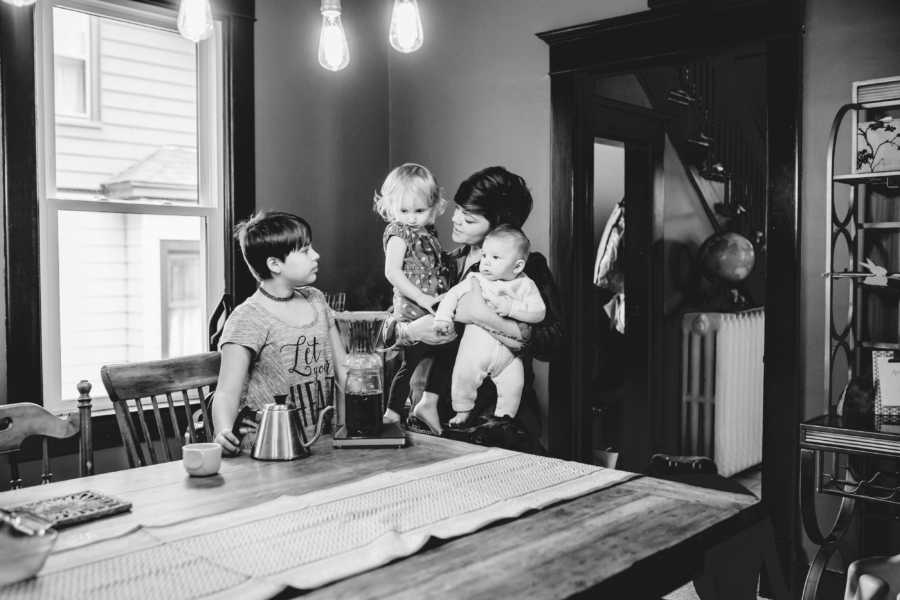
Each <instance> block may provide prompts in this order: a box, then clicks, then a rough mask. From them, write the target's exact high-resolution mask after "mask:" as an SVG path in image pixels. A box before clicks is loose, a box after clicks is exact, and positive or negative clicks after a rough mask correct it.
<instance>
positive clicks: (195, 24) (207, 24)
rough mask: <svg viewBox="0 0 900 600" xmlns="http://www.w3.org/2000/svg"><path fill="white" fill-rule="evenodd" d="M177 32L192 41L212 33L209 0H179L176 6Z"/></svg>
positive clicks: (195, 41) (201, 39) (202, 38)
mask: <svg viewBox="0 0 900 600" xmlns="http://www.w3.org/2000/svg"><path fill="white" fill-rule="evenodd" d="M178 32H179V33H181V35H183V36H184V37H186V38H187V39H189V40H191V41H192V42H194V43H197V42H200V41H203V40H205V39H206V38H208V37H209V36H211V35H212V32H213V17H212V7H211V6H210V5H209V0H181V6H179V7H178Z"/></svg>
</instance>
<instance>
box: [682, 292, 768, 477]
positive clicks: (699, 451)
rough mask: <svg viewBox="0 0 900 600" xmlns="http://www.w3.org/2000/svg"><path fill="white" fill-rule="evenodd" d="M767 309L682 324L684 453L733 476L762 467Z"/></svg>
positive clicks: (701, 316) (692, 318) (690, 318)
mask: <svg viewBox="0 0 900 600" xmlns="http://www.w3.org/2000/svg"><path fill="white" fill-rule="evenodd" d="M765 321H766V315H765V310H764V309H762V308H757V309H753V310H747V311H743V312H739V313H687V314H685V315H684V317H683V318H682V321H681V334H682V336H681V338H682V342H681V356H682V359H681V365H682V366H681V378H682V380H681V399H682V404H681V446H682V448H681V452H682V453H683V454H690V455H702V456H709V457H711V458H712V459H713V460H715V462H716V465H717V466H718V468H719V474H721V475H724V476H726V477H727V476H730V475H733V474H735V473H738V472H740V471H743V470H744V469H748V468H750V467H752V466H754V465H758V464H759V463H761V462H762V424H763V410H762V405H763V338H764V332H765Z"/></svg>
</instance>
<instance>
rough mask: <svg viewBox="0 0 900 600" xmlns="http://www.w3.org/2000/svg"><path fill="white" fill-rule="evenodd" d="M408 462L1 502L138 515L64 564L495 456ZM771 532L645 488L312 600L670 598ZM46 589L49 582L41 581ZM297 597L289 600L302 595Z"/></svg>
mask: <svg viewBox="0 0 900 600" xmlns="http://www.w3.org/2000/svg"><path fill="white" fill-rule="evenodd" d="M409 442H410V443H409V445H408V446H407V447H405V448H401V449H372V448H368V449H367V448H342V449H335V448H332V447H331V445H330V443H329V440H327V439H325V440H322V441H320V442H319V443H318V444H316V445H315V446H314V447H313V454H312V456H310V457H308V458H305V459H303V460H297V461H292V462H262V461H256V460H253V459H251V458H250V457H248V456H246V455H244V456H239V457H236V458H226V459H223V461H222V466H221V469H220V471H219V474H218V475H214V476H212V477H204V478H199V477H189V476H188V475H187V474H186V473H185V471H184V469H183V467H182V465H181V463H180V462H179V461H175V462H170V463H163V464H158V465H152V466H147V467H141V468H135V469H128V470H123V471H116V472H112V473H104V474H101V475H94V476H91V477H85V478H80V479H71V480H67V481H61V482H57V483H53V484H50V485H42V486H35V487H30V488H24V489H20V490H13V491H8V492H3V493H0V507H8V506H13V505H20V504H24V503H28V502H32V501H37V500H42V499H47V498H52V497H55V496H60V495H64V494H69V493H75V492H79V491H82V490H87V489H90V490H95V491H98V492H101V493H103V494H108V495H111V496H115V497H117V498H121V499H123V500H127V501H129V502H131V503H132V508H131V510H130V511H129V512H126V513H122V514H118V515H114V516H108V517H105V518H102V519H98V520H95V521H91V522H87V523H82V524H79V525H74V526H71V527H68V528H64V529H61V530H60V532H59V537H58V539H57V543H56V546H55V548H54V552H55V553H56V552H63V551H64V550H66V549H67V548H68V549H71V548H72V547H75V546H78V547H79V548H78V550H77V552H78V555H79V557H80V558H81V559H83V560H85V561H88V560H90V557H91V552H92V548H94V545H92V544H91V542H93V541H95V540H102V539H107V538H109V537H111V536H115V535H121V534H122V533H124V532H125V531H128V530H130V529H133V528H134V527H136V526H138V525H144V526H152V525H166V524H170V523H176V522H183V521H185V520H188V519H192V518H200V517H208V516H211V515H217V514H221V513H225V512H227V511H231V510H235V509H241V508H247V507H250V506H254V505H257V504H261V503H264V502H268V501H271V500H274V499H275V498H278V497H280V496H282V495H286V494H287V495H300V494H306V493H309V492H315V491H318V490H322V489H324V488H329V487H331V486H335V485H339V484H343V483H348V482H352V481H357V480H360V479H361V478H365V477H369V476H372V475H377V474H380V473H384V472H385V471H397V470H401V469H406V468H413V467H421V466H424V465H429V464H433V463H436V462H437V461H442V460H445V459H449V458H454V457H459V456H463V455H467V454H472V453H476V452H483V451H485V448H484V447H481V446H475V445H471V444H466V443H462V442H456V441H452V440H447V439H443V438H438V437H433V436H428V435H418V434H409ZM759 518H760V506H759V502H758V499H756V498H755V497H753V496H749V495H743V494H734V493H730V492H724V491H716V490H709V489H704V488H697V487H691V486H688V485H685V484H681V483H676V482H672V481H665V480H660V479H655V478H652V477H644V476H640V477H636V478H634V479H630V480H628V481H625V482H623V483H619V484H616V485H614V486H612V487H609V488H606V489H603V490H600V491H597V492H594V493H590V494H587V495H584V496H581V497H578V498H575V499H572V500H568V501H563V502H559V503H557V504H554V505H551V506H549V507H547V508H545V509H543V510H538V511H533V512H530V513H527V514H525V515H523V516H522V517H520V518H517V519H507V520H503V521H500V522H499V523H495V524H493V525H491V526H488V527H486V528H484V529H481V530H479V531H476V532H474V533H471V534H469V535H464V536H462V537H458V538H455V539H450V540H433V541H432V542H431V543H429V544H427V545H426V547H425V548H423V549H422V550H421V551H419V552H417V553H416V554H414V555H412V556H409V557H407V558H405V559H401V560H396V561H394V562H391V563H389V564H387V565H385V566H382V567H379V568H377V569H373V570H370V571H368V572H364V573H361V574H358V575H355V576H352V577H349V578H347V579H343V580H341V581H338V582H336V583H332V584H330V585H326V586H324V587H320V588H318V589H315V590H312V591H307V592H303V594H304V595H305V596H307V597H310V598H421V597H429V598H434V597H448V598H569V597H573V596H590V597H604V598H645V597H646V598H653V597H655V598H659V597H661V596H662V595H664V594H665V593H667V592H669V591H671V590H673V589H675V588H677V587H678V586H680V585H682V584H684V583H686V582H688V581H690V580H691V579H692V578H694V577H695V576H697V575H699V574H700V573H701V572H702V570H703V565H704V557H705V554H706V553H707V552H708V551H709V550H710V549H711V548H713V547H715V546H716V545H717V544H719V543H721V542H723V541H725V540H727V539H729V538H731V537H732V536H734V535H735V534H737V533H739V532H740V531H742V530H743V529H745V528H747V527H750V526H752V525H753V524H754V523H756V522H757V521H758V519H759ZM38 577H40V574H39V575H38ZM299 593H300V591H299V590H290V589H289V590H286V591H285V592H282V594H281V596H285V597H287V596H290V595H292V594H299Z"/></svg>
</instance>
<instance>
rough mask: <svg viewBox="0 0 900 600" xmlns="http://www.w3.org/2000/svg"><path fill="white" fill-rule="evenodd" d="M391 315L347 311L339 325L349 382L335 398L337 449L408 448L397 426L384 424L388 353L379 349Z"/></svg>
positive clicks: (338, 317) (338, 316) (339, 317)
mask: <svg viewBox="0 0 900 600" xmlns="http://www.w3.org/2000/svg"><path fill="white" fill-rule="evenodd" d="M387 316H388V313H386V312H381V311H344V312H337V313H335V321H336V323H337V328H338V331H339V332H340V334H341V340H342V341H343V343H344V348H346V349H347V371H348V375H347V382H346V385H345V387H344V390H343V391H342V390H340V389H337V391H336V395H335V408H336V413H335V428H334V429H335V431H334V436H333V437H332V440H333V445H334V447H335V448H353V447H389V448H390V447H393V448H400V447H403V446H405V445H406V436H405V435H404V433H403V430H402V429H401V428H400V425H399V424H397V423H391V424H382V422H381V417H382V415H383V414H384V405H385V398H384V391H385V389H387V388H389V387H390V386H389V385H387V386H385V382H384V351H383V350H380V349H378V348H377V347H376V340H377V338H378V334H379V331H380V330H381V326H382V324H383V323H384V320H385V318H387Z"/></svg>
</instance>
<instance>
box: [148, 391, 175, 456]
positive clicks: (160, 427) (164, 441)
mask: <svg viewBox="0 0 900 600" xmlns="http://www.w3.org/2000/svg"><path fill="white" fill-rule="evenodd" d="M150 403H151V404H152V405H153V420H154V421H156V430H157V431H158V432H159V441H160V442H162V449H163V456H165V457H166V462H169V461H170V460H172V452H171V450H170V449H169V442H168V439H169V436H168V435H166V430H165V428H164V427H163V421H162V415H161V414H159V403H158V402H157V401H156V396H150ZM175 431H176V432H177V431H178V430H177V429H176V430H175Z"/></svg>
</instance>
